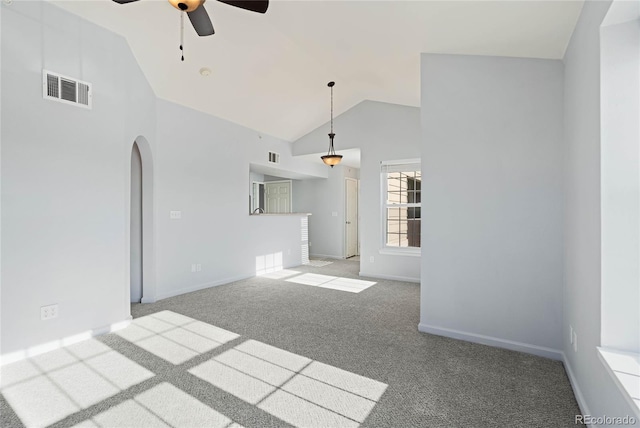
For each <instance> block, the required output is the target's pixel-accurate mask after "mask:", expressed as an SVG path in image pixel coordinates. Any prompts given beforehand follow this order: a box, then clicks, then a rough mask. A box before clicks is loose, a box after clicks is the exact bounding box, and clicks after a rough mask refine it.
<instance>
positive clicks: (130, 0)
mask: <svg viewBox="0 0 640 428" xmlns="http://www.w3.org/2000/svg"><path fill="white" fill-rule="evenodd" d="M113 1H114V2H116V3H118V4H127V3H133V2H134V1H138V0H113Z"/></svg>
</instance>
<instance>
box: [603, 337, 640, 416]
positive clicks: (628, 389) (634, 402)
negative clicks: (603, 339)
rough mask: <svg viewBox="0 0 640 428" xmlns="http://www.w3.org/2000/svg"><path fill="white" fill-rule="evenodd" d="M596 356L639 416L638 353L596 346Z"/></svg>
mask: <svg viewBox="0 0 640 428" xmlns="http://www.w3.org/2000/svg"><path fill="white" fill-rule="evenodd" d="M598 357H600V361H602V364H603V365H604V366H605V367H606V369H607V372H608V373H609V375H610V376H611V377H612V378H613V381H614V383H615V384H616V385H617V386H618V388H619V389H620V391H621V392H622V395H624V397H625V398H626V399H627V402H628V403H629V404H630V405H631V407H632V408H633V410H634V412H635V416H636V417H637V418H640V354H636V353H633V352H624V351H618V350H615V349H609V348H600V347H598Z"/></svg>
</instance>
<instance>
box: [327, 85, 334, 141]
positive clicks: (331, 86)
mask: <svg viewBox="0 0 640 428" xmlns="http://www.w3.org/2000/svg"><path fill="white" fill-rule="evenodd" d="M335 84H336V82H329V83H328V84H327V86H328V87H330V88H331V133H332V134H333V86H334V85H335Z"/></svg>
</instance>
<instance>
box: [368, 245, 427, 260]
mask: <svg viewBox="0 0 640 428" xmlns="http://www.w3.org/2000/svg"><path fill="white" fill-rule="evenodd" d="M378 254H385V255H388V256H410V257H420V256H421V255H422V249H421V248H420V247H388V246H386V247H384V248H380V249H379V250H378Z"/></svg>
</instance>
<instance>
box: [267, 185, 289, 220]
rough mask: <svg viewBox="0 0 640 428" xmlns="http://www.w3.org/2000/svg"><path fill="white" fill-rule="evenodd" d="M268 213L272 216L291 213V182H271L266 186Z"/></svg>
mask: <svg viewBox="0 0 640 428" xmlns="http://www.w3.org/2000/svg"><path fill="white" fill-rule="evenodd" d="M264 190H265V192H264V193H265V199H266V205H267V206H266V211H267V213H270V214H283V213H290V212H291V181H290V180H286V181H270V182H268V183H265V184H264Z"/></svg>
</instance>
